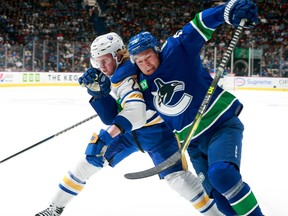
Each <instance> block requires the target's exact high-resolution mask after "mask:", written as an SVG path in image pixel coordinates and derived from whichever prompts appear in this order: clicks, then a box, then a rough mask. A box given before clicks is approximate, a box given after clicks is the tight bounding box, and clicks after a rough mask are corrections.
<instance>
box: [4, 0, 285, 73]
mask: <svg viewBox="0 0 288 216" xmlns="http://www.w3.org/2000/svg"><path fill="white" fill-rule="evenodd" d="M255 2H256V3H257V5H258V8H259V18H260V23H259V24H258V25H257V27H256V28H254V29H251V30H245V31H244V34H243V35H242V37H241V40H240V41H239V45H238V46H239V47H241V48H243V49H252V50H256V51H257V52H258V53H260V55H261V58H259V59H260V60H259V61H255V65H254V67H255V68H257V69H255V73H253V74H255V75H260V76H288V15H287V14H288V7H287V0H257V1H255ZM219 3H221V2H220V1H215V0H214V1H213V0H204V1H197V0H98V1H96V0H94V1H93V0H61V1H60V0H40V1H39V0H9V1H1V7H0V71H54V72H55V71H61V72H62V71H63V72H74V71H75V72H82V71H84V70H85V69H86V68H87V67H89V66H90V63H89V46H90V44H91V42H92V41H93V40H94V38H95V37H97V36H98V35H101V34H104V33H107V32H110V31H114V32H116V33H118V34H119V35H121V36H122V37H123V39H124V42H125V43H127V42H128V40H129V38H130V37H131V36H133V35H135V34H137V33H139V32H140V31H146V30H147V31H150V32H152V33H153V34H154V35H155V36H157V37H158V38H159V39H160V42H161V43H162V42H163V41H164V40H165V39H166V38H167V37H168V36H170V35H173V34H174V33H175V32H176V31H177V30H179V29H180V28H182V26H183V25H184V24H185V23H187V22H189V21H190V20H191V18H193V17H194V15H195V14H196V13H197V12H200V11H202V10H203V9H206V8H209V7H211V6H215V5H217V4H219ZM232 33H233V28H232V27H231V26H229V25H222V26H221V27H220V28H218V29H217V30H216V32H215V33H214V37H213V39H212V40H210V41H209V42H207V45H206V46H205V49H204V50H203V63H204V64H205V65H206V67H207V70H208V71H209V72H213V68H214V59H215V58H216V60H217V62H220V61H221V56H222V55H223V52H224V51H225V49H226V48H227V47H228V45H229V42H230V39H231V37H232ZM215 48H216V50H217V52H216V53H217V54H216V56H215ZM241 70H242V69H241ZM252 70H253V68H252ZM235 71H236V72H235ZM235 71H234V73H236V75H247V68H245V67H244V69H243V70H242V71H237V70H235ZM228 72H229V71H228Z"/></svg>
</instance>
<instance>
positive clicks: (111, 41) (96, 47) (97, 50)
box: [90, 32, 125, 68]
mask: <svg viewBox="0 0 288 216" xmlns="http://www.w3.org/2000/svg"><path fill="white" fill-rule="evenodd" d="M124 49H125V45H124V43H123V40H122V39H121V37H120V36H119V35H118V34H116V33H115V32H110V33H108V34H104V35H101V36H99V37H97V38H96V39H95V40H94V41H93V42H92V44H91V47H90V54H91V57H90V62H91V65H92V67H94V68H98V65H97V62H96V58H97V57H99V56H103V55H106V54H108V53H111V54H112V56H113V58H114V59H115V61H116V64H117V66H118V65H119V64H120V63H121V62H122V59H121V60H120V61H119V62H118V60H117V51H118V50H124Z"/></svg>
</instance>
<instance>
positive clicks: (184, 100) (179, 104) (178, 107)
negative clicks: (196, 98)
mask: <svg viewBox="0 0 288 216" xmlns="http://www.w3.org/2000/svg"><path fill="white" fill-rule="evenodd" d="M154 83H155V85H156V86H157V92H152V94H153V95H154V98H153V104H154V106H155V108H156V109H157V110H158V111H159V112H160V113H162V114H164V115H167V116H177V115H179V114H181V113H183V112H184V111H185V110H186V109H187V107H188V106H189V104H190V103H191V101H192V98H193V97H192V96H191V95H189V94H187V93H184V94H183V95H182V97H181V98H180V100H178V101H176V102H173V104H171V101H172V99H173V96H174V94H175V93H176V92H178V91H183V90H184V89H185V83H184V82H182V81H178V80H174V81H170V82H167V83H165V82H164V81H163V80H161V79H160V78H157V79H155V80H154Z"/></svg>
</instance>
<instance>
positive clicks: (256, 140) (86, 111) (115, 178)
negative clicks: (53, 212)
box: [0, 87, 288, 216]
mask: <svg viewBox="0 0 288 216" xmlns="http://www.w3.org/2000/svg"><path fill="white" fill-rule="evenodd" d="M233 93H234V94H235V95H236V96H238V98H239V99H240V100H241V102H242V103H243V104H244V110H243V112H242V114H241V115H240V118H241V120H242V121H243V123H244V125H245V132H244V140H243V156H242V165H241V171H242V175H243V179H244V181H246V182H247V183H248V184H250V186H251V187H252V189H253V191H254V193H255V195H256V197H257V199H258V202H259V203H260V206H261V208H262V210H263V212H264V214H265V215H267V216H287V215H288V209H287V207H286V199H287V194H288V189H287V188H288V187H287V178H286V179H285V177H284V176H287V173H286V171H287V165H288V155H287V151H286V149H287V140H288V139H287V134H288V128H287V125H288V92H276V91H273V92H272V91H243V90H242V91H240V90H239V91H233ZM89 98H90V97H89V95H88V94H87V93H86V90H85V89H84V88H81V87H15V88H0V109H1V124H0V126H1V135H0V160H3V159H4V158H7V157H8V156H10V155H12V154H14V153H16V152H19V151H20V150H22V149H24V148H27V147H29V146H31V145H33V144H35V143H37V142H39V141H41V140H43V139H45V138H47V137H50V136H51V135H54V134H56V133H58V132H59V131H62V130H63V129H65V128H68V127H70V126H72V125H73V124H75V123H77V122H79V121H82V120H84V119H85V118H87V117H90V116H92V115H93V114H94V111H93V109H92V108H91V107H90V105H89V103H88V100H89ZM101 127H105V126H104V125H103V124H102V123H101V121H100V120H99V118H94V119H92V120H91V121H89V122H86V123H85V124H82V125H80V126H78V127H76V128H74V129H72V130H70V131H67V132H65V133H63V134H61V135H59V136H57V137H54V138H53V139H51V140H49V141H47V142H45V143H42V144H41V145H38V146H36V147H35V148H32V149H30V150H28V151H26V152H24V153H22V154H20V155H18V156H16V157H14V158H11V159H10V160H7V161H5V162H3V163H1V164H0V173H1V178H0V185H1V193H0V202H1V208H0V215H1V216H34V215H35V214H36V213H37V212H39V211H41V210H43V209H44V208H46V207H47V205H48V203H49V201H50V198H51V197H52V196H53V194H54V191H55V190H56V189H57V187H58V184H59V182H60V180H61V179H62V177H63V176H64V175H65V174H66V172H67V171H68V170H69V168H70V167H72V166H73V165H74V164H75V163H76V162H77V161H78V159H79V158H81V157H84V151H85V148H86V145H87V144H88V141H89V139H90V136H91V134H92V132H94V131H95V132H98V131H99V130H100V128H101ZM152 166H153V165H152V162H151V161H150V158H149V157H148V155H147V154H143V153H140V152H139V153H136V154H134V155H132V156H130V157H129V158H127V159H126V160H124V161H123V162H122V163H120V164H119V165H118V166H117V167H115V168H111V167H106V168H105V169H103V170H102V171H101V172H100V173H97V174H96V175H95V176H93V177H92V178H91V179H90V180H89V181H88V182H87V186H86V187H85V188H84V190H83V191H82V193H80V194H79V195H78V196H77V197H76V198H74V200H72V202H70V204H69V205H68V206H67V207H66V209H65V211H64V213H63V214H62V215H63V216H104V215H105V216H148V215H149V216H197V215H200V214H199V213H198V212H197V211H195V210H194V209H193V207H192V206H191V204H190V203H189V202H188V201H186V200H185V199H184V198H182V197H180V196H179V195H178V194H177V193H176V192H174V191H172V190H171V189H170V188H169V187H168V185H167V184H166V182H165V181H160V180H159V179H158V177H157V176H153V177H151V178H146V179H141V180H128V179H125V178H124V174H125V173H127V172H134V171H140V170H143V169H147V168H150V167H152ZM189 167H190V169H191V170H192V166H191V164H189Z"/></svg>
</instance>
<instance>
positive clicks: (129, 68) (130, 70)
mask: <svg viewBox="0 0 288 216" xmlns="http://www.w3.org/2000/svg"><path fill="white" fill-rule="evenodd" d="M137 73H138V67H137V66H135V65H133V64H132V63H131V61H129V60H127V61H125V62H124V63H122V64H121V65H120V66H119V67H118V68H117V70H116V71H115V73H114V74H113V76H112V78H111V82H112V83H118V82H120V81H122V80H124V79H125V78H127V77H129V76H132V75H137Z"/></svg>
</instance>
